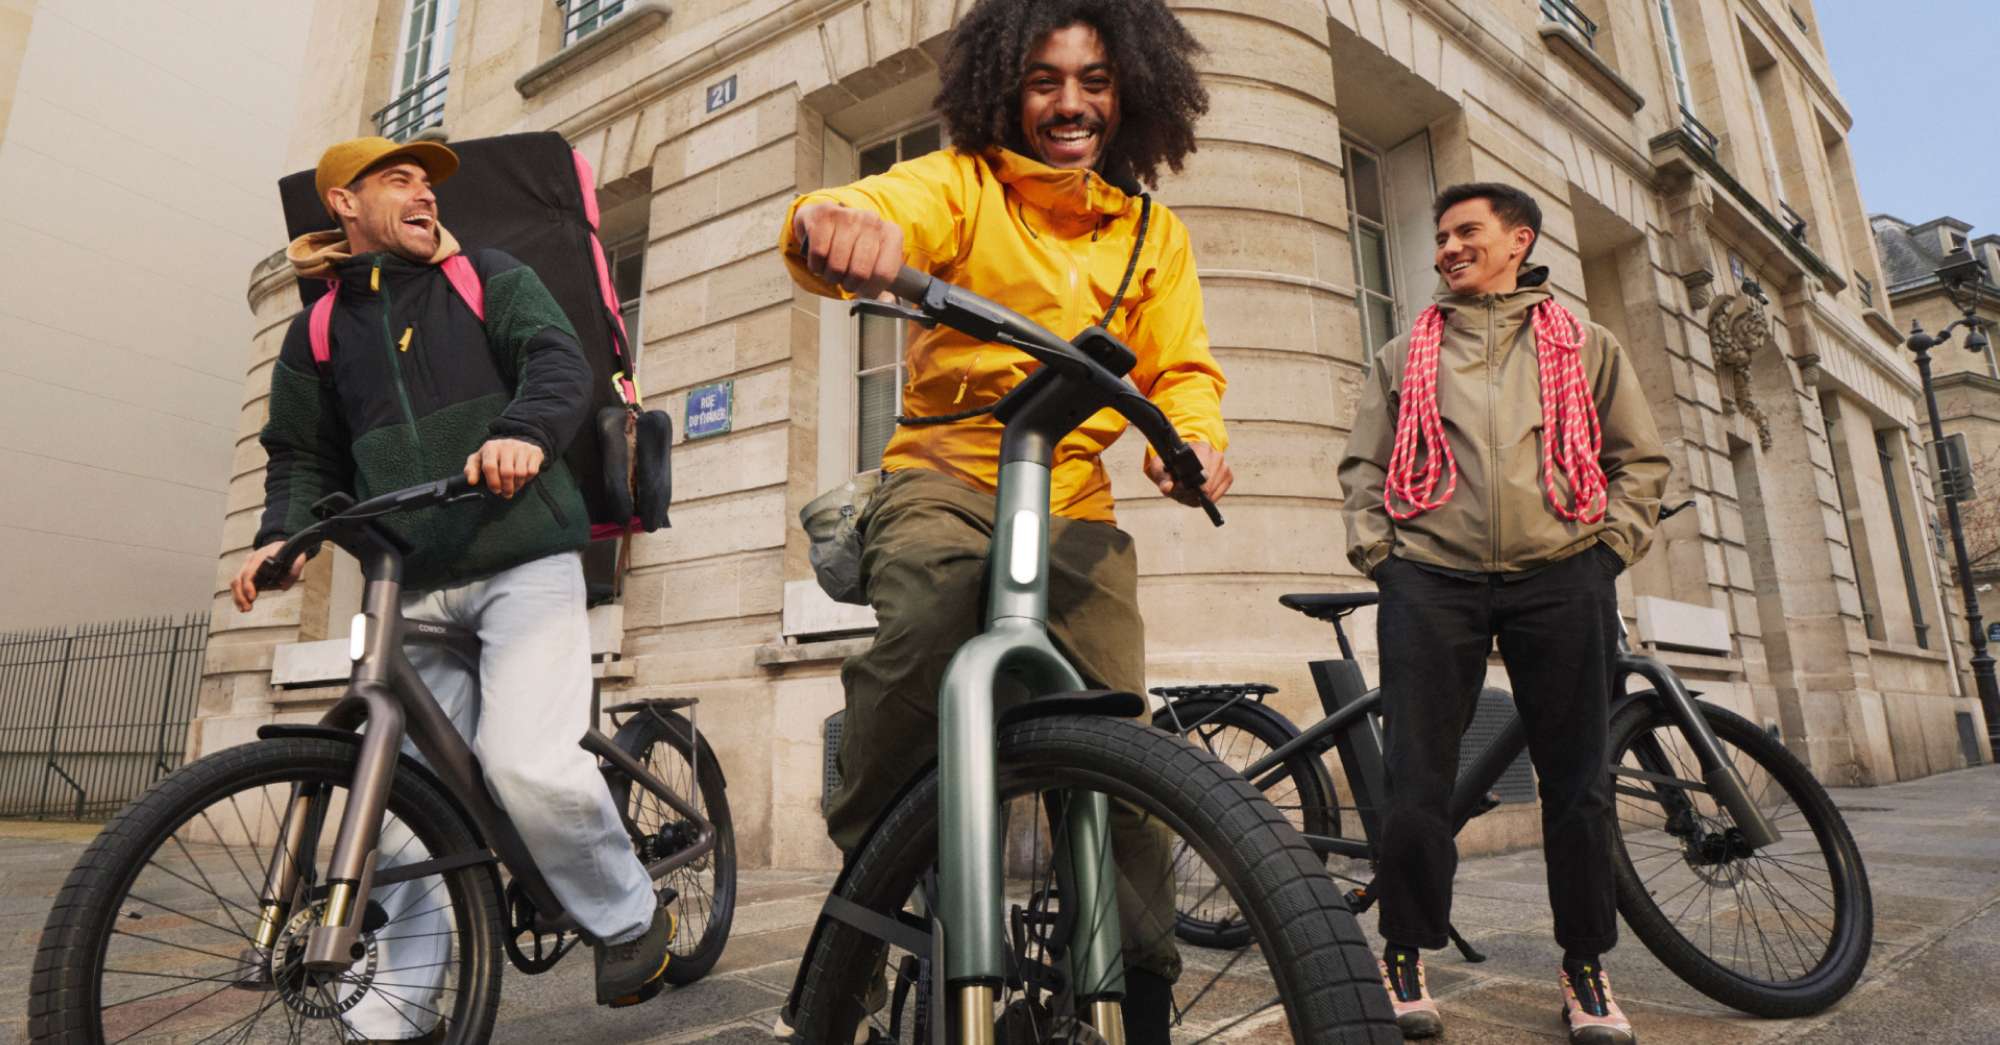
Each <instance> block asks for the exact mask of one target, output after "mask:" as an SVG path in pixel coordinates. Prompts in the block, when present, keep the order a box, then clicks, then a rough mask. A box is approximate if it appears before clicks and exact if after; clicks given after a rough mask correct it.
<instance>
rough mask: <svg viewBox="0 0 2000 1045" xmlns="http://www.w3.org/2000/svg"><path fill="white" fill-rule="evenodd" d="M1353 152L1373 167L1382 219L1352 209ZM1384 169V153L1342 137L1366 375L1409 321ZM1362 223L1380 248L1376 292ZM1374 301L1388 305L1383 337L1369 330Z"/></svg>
mask: <svg viewBox="0 0 2000 1045" xmlns="http://www.w3.org/2000/svg"><path fill="white" fill-rule="evenodd" d="M1356 152H1360V153H1362V154H1364V155H1366V156H1367V158H1368V159H1369V160H1370V161H1371V162H1372V163H1373V164H1374V165H1375V193H1376V196H1377V198H1378V199H1379V200H1380V202H1381V207H1382V217H1381V218H1380V219H1376V218H1371V217H1368V216H1367V215H1365V214H1362V213H1361V212H1360V211H1359V210H1358V209H1357V208H1356V206H1355V186H1354V180H1355V179H1354V162H1353V159H1352V157H1353V155H1354V153H1356ZM1387 167H1388V155H1387V152H1386V151H1385V150H1381V149H1377V148H1375V147H1374V146H1372V145H1368V144H1367V143H1365V142H1360V141H1356V140H1355V139H1353V138H1349V137H1345V136H1343V137H1342V138H1341V139H1340V170H1341V182H1342V184H1343V186H1344V187H1345V190H1346V194H1347V199H1346V205H1347V241H1348V250H1349V254H1350V260H1351V261H1352V263H1353V265H1354V312H1355V319H1356V322H1357V323H1358V324H1359V326H1360V332H1361V345H1362V350H1361V372H1362V373H1363V374H1367V373H1369V372H1370V371H1371V370H1373V369H1374V367H1375V356H1376V354H1377V353H1379V352H1380V351H1381V350H1382V346H1384V345H1386V344H1388V343H1389V342H1390V341H1391V340H1393V339H1394V338H1395V337H1396V336H1397V335H1398V334H1401V333H1402V332H1403V330H1404V329H1405V328H1407V327H1408V326H1409V321H1408V319H1407V317H1405V316H1404V314H1403V304H1402V301H1401V294H1400V293H1399V292H1398V288H1397V286H1396V282H1397V281H1396V246H1395V236H1394V231H1393V230H1394V225H1395V218H1394V216H1393V215H1391V214H1390V213H1389V202H1388V199H1389V197H1388V185H1387V180H1386V179H1385V178H1384V176H1383V174H1384V171H1385V170H1386V169H1387ZM1362 222H1366V223H1367V225H1366V227H1367V228H1368V229H1369V230H1370V231H1372V232H1374V233H1375V234H1376V235H1377V236H1378V237H1379V240H1380V243H1381V245H1382V258H1381V265H1382V278H1383V282H1384V283H1386V284H1387V285H1388V289H1387V290H1386V291H1382V290H1377V289H1375V288H1373V287H1370V286H1368V285H1367V281H1366V275H1365V273H1366V268H1365V266H1364V265H1363V263H1362V255H1361V241H1362V237H1361V236H1360V235H1359V234H1358V232H1357V230H1358V229H1359V228H1361V227H1362V226H1361V225H1360V224H1359V223H1362ZM1377 300H1379V301H1381V302H1383V303H1386V304H1387V305H1388V306H1389V315H1390V324H1391V326H1392V327H1393V329H1391V330H1389V331H1388V332H1387V333H1386V335H1385V336H1383V337H1379V338H1376V337H1373V336H1372V335H1373V331H1372V329H1371V328H1372V324H1371V321H1370V318H1369V307H1368V306H1369V305H1370V304H1371V303H1373V302H1375V301H1377Z"/></svg>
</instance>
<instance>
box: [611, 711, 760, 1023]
mask: <svg viewBox="0 0 2000 1045" xmlns="http://www.w3.org/2000/svg"><path fill="white" fill-rule="evenodd" d="M616 739H617V743H618V746H619V747H621V748H623V749H624V750H625V751H626V752H627V753H628V754H630V755H631V756H632V757H633V758H636V759H638V760H639V762H640V764H642V765H644V766H645V767H646V769H647V770H648V771H649V772H651V773H652V774H653V775H654V776H656V777H659V778H660V781H661V782H662V783H664V784H666V785H667V786H668V787H670V788H672V789H673V790H674V793H675V794H677V795H679V796H680V797H681V799H682V800H683V801H685V802H687V803H688V804H690V805H692V806H694V807H695V809H696V811H698V812H700V813H701V815H702V816H704V817H706V818H708V822H709V823H711V824H713V825H715V848H714V849H713V850H711V851H710V852H709V853H708V854H707V855H705V856H702V857H700V858H699V859H696V860H694V861H692V862H690V863H687V864H683V865H682V866H680V867H678V868H675V869H674V870H673V871H672V872H670V873H668V875H667V876H666V877H665V878H662V879H660V880H659V883H658V884H659V885H660V886H662V887H670V888H672V889H673V890H674V892H675V894H676V895H675V898H674V902H673V903H672V904H671V905H670V906H669V908H668V909H669V910H671V911H672V912H673V914H674V917H675V918H676V919H677V920H678V923H679V924H678V927H677V929H676V931H675V935H674V942H673V946H672V948H671V949H672V950H673V953H674V957H673V961H671V962H669V963H668V964H667V972H666V979H667V981H668V982H669V983H675V984H689V983H693V982H694V981H696V980H699V979H701V978H702V977H703V976H706V975H708V971H709V970H710V969H713V968H714V967H715V962H716V959H718V958H720V957H722V948H723V946H724V945H725V944H727V943H728V942H729V926H730V923H731V922H732V921H734V920H735V917H736V829H735V826H734V824H733V822H732V821H731V820H730V817H729V794H728V791H727V789H726V787H725V786H724V784H723V779H722V764H721V763H719V762H717V761H716V760H715V752H714V751H712V750H710V749H709V746H708V741H706V740H702V739H700V738H698V737H696V736H695V734H694V727H693V726H692V725H690V724H689V723H688V721H687V719H685V718H682V717H681V716H680V715H679V714H676V713H675V712H672V711H661V710H655V709H651V708H648V709H645V710H642V711H640V712H639V713H638V714H636V715H634V716H633V717H632V718H631V719H629V720H627V721H626V723H625V725H624V726H623V727H621V728H620V729H619V730H618V736H617V738H616ZM614 776H615V778H616V779H615V780H614V782H613V784H612V792H613V794H614V795H615V796H616V797H617V799H618V804H619V808H620V809H621V810H622V811H623V814H624V817H625V820H626V823H627V830H628V831H629V832H630V833H631V834H632V846H633V849H634V851H636V852H637V853H638V855H639V860H640V862H641V863H651V862H652V861H655V860H659V859H662V858H664V857H668V856H672V855H673V854H674V853H677V852H679V851H681V850H682V849H685V848H687V847H688V846H690V845H692V844H694V837H695V828H694V824H693V823H692V822H691V821H689V820H688V819H687V818H686V817H683V816H681V815H680V813H679V812H677V811H676V810H675V809H674V808H673V807H672V806H669V805H668V804H667V803H666V802H664V801H662V800H661V799H660V797H659V796H658V795H655V794H653V793H652V792H650V791H648V790H646V789H645V788H643V787H638V786H636V785H634V784H633V783H632V782H631V781H630V780H627V779H625V778H624V776H623V775H622V774H614Z"/></svg>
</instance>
